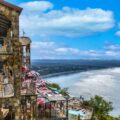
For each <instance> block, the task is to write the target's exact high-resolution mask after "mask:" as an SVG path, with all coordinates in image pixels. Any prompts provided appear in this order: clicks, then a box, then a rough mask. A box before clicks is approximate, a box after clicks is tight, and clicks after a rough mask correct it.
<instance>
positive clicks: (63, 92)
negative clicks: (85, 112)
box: [60, 88, 69, 96]
mask: <svg viewBox="0 0 120 120" xmlns="http://www.w3.org/2000/svg"><path fill="white" fill-rule="evenodd" d="M60 94H62V95H63V96H69V92H68V88H63V89H61V91H60Z"/></svg>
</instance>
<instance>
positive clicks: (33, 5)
mask: <svg viewBox="0 0 120 120" xmlns="http://www.w3.org/2000/svg"><path fill="white" fill-rule="evenodd" d="M19 6H20V7H22V8H24V10H25V11H26V12H36V11H39V12H40V11H46V10H49V9H52V8H53V4H52V3H50V2H48V1H32V2H26V3H21V4H20V5H19Z"/></svg>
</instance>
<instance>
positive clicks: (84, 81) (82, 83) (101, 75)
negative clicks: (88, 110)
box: [47, 68, 120, 115]
mask: <svg viewBox="0 0 120 120" xmlns="http://www.w3.org/2000/svg"><path fill="white" fill-rule="evenodd" d="M47 80H48V81H51V82H54V83H58V84H60V85H61V86H62V87H68V88H69V92H70V94H71V95H73V96H80V95H83V96H84V97H85V98H86V99H87V98H90V97H92V96H94V95H100V96H103V97H104V98H105V99H106V100H108V101H111V102H113V106H114V111H113V112H112V113H111V114H112V115H120V94H119V93H120V68H109V69H102V70H92V71H87V72H81V73H76V74H70V75H61V76H58V77H52V78H47Z"/></svg>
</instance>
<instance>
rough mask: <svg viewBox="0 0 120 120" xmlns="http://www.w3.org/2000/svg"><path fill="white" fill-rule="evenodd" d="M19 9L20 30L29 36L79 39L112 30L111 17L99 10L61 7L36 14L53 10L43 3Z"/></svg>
mask: <svg viewBox="0 0 120 120" xmlns="http://www.w3.org/2000/svg"><path fill="white" fill-rule="evenodd" d="M44 4H45V5H44ZM20 6H22V7H23V8H24V12H23V14H22V15H21V20H20V26H21V28H22V29H24V30H25V31H26V32H27V33H28V34H29V35H39V36H64V37H79V36H86V35H89V34H93V33H96V32H103V31H106V30H108V29H111V28H112V27H113V26H114V18H113V13H112V12H111V11H107V10H102V9H99V8H96V9H92V8H87V9H84V10H80V9H77V8H70V7H63V8H62V9H59V10H55V9H51V10H49V11H46V12H39V11H40V10H41V11H44V10H46V9H49V8H52V7H53V5H52V3H49V2H47V1H42V2H41V1H39V2H37V1H36V2H28V3H23V4H21V5H20ZM33 6H35V7H33ZM28 10H29V11H28ZM30 11H36V12H34V13H33V12H30Z"/></svg>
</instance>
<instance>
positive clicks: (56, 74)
mask: <svg viewBox="0 0 120 120" xmlns="http://www.w3.org/2000/svg"><path fill="white" fill-rule="evenodd" d="M112 68H120V67H105V68H97V69H89V70H78V71H67V72H59V73H53V74H48V75H42V78H43V79H47V78H54V77H59V76H63V75H71V74H76V73H81V72H87V71H92V70H102V69H112Z"/></svg>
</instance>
